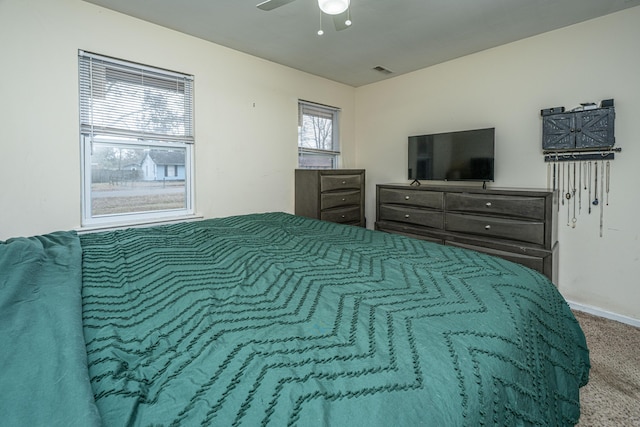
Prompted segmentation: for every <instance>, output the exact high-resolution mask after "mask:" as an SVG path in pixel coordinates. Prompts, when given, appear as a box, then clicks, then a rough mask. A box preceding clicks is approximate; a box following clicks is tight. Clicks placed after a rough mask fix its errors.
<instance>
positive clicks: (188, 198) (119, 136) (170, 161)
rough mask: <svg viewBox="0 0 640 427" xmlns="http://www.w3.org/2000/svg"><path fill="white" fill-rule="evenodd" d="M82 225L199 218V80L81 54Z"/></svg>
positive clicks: (157, 69)
mask: <svg viewBox="0 0 640 427" xmlns="http://www.w3.org/2000/svg"><path fill="white" fill-rule="evenodd" d="M79 83H80V139H81V143H82V174H83V191H82V195H83V197H82V200H83V204H82V205H83V207H82V211H83V214H82V222H83V225H89V226H90V225H96V224H109V223H121V222H125V223H135V222H143V221H148V220H157V219H174V218H176V217H181V216H188V215H192V214H193V191H192V186H193V150H192V147H193V143H194V132H193V76H190V75H186V74H181V73H176V72H173V71H167V70H163V69H159V68H154V67H150V66H146V65H140V64H136V63H132V62H127V61H122V60H119V59H114V58H109V57H105V56H101V55H96V54H93V53H88V52H83V51H80V52H79Z"/></svg>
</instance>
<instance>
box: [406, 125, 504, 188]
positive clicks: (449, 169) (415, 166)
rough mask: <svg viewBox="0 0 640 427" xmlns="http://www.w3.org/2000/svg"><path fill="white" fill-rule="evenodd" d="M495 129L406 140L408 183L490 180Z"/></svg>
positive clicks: (491, 179) (420, 136)
mask: <svg viewBox="0 0 640 427" xmlns="http://www.w3.org/2000/svg"><path fill="white" fill-rule="evenodd" d="M494 145H495V128H487V129H475V130H465V131H458V132H445V133H436V134H431V135H417V136H410V137H409V173H408V178H409V179H410V180H413V181H414V182H415V181H418V183H419V181H420V180H425V181H426V180H434V181H483V182H487V181H493V173H494V169H493V164H494V158H495V155H494Z"/></svg>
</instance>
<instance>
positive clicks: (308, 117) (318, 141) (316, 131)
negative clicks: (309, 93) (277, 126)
mask: <svg viewBox="0 0 640 427" xmlns="http://www.w3.org/2000/svg"><path fill="white" fill-rule="evenodd" d="M339 112H340V110H339V109H338V108H335V107H328V106H326V105H320V104H314V103H311V102H307V101H298V167H299V168H301V169H336V168H337V167H338V160H339V158H340V146H339V138H338V113H339Z"/></svg>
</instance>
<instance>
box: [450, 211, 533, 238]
mask: <svg viewBox="0 0 640 427" xmlns="http://www.w3.org/2000/svg"><path fill="white" fill-rule="evenodd" d="M445 229H446V230H447V231H455V232H460V233H470V234H476V235H480V236H487V237H495V238H498V239H509V240H516V241H520V242H529V243H534V244H537V245H543V244H544V223H542V222H535V221H520V220H517V219H505V218H497V217H490V216H480V215H465V214H457V213H447V214H446V217H445Z"/></svg>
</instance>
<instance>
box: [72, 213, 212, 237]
mask: <svg viewBox="0 0 640 427" xmlns="http://www.w3.org/2000/svg"><path fill="white" fill-rule="evenodd" d="M201 219H204V216H203V215H201V214H193V215H183V216H176V217H171V218H158V219H154V220H141V221H132V222H114V223H109V224H99V225H87V226H84V227H80V228H77V229H76V230H75V231H76V232H77V233H78V234H84V233H95V232H99V231H112V230H122V229H125V228H143V227H152V226H155V225H167V224H175V223H178V222H186V221H197V220H201Z"/></svg>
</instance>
